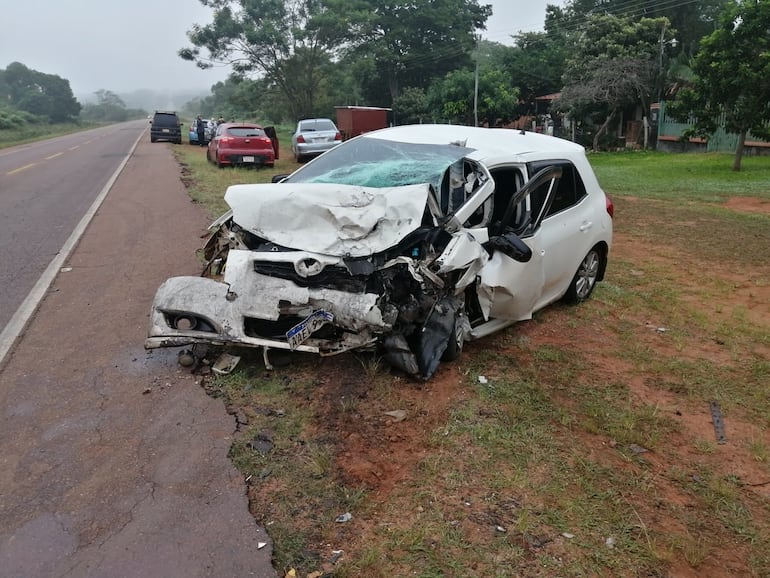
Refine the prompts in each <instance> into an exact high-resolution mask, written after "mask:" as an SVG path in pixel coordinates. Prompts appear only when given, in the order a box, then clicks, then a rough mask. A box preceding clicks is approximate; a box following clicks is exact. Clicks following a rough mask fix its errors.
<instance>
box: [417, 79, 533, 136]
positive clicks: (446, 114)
mask: <svg viewBox="0 0 770 578" xmlns="http://www.w3.org/2000/svg"><path fill="white" fill-rule="evenodd" d="M475 81H476V79H475V72H474V71H473V70H469V69H461V70H455V71H454V72H450V73H448V74H447V75H446V76H445V77H444V78H443V79H441V80H440V81H436V82H434V83H433V84H432V85H431V87H430V89H429V90H428V94H427V102H428V108H429V110H431V111H434V115H435V113H436V112H438V119H434V120H443V121H448V122H454V123H461V124H467V125H473V124H474V123H475V118H474V96H475ZM478 95H479V97H478V117H479V121H483V120H486V121H487V122H489V124H490V125H494V124H495V122H496V120H497V119H499V118H503V117H507V116H509V115H510V113H511V111H512V110H514V109H515V108H516V103H517V102H518V98H519V93H518V91H517V90H516V89H515V88H513V87H512V86H511V85H510V82H509V81H508V78H507V76H506V75H505V73H504V72H503V71H502V70H498V69H492V68H485V69H482V70H480V71H479V89H478Z"/></svg>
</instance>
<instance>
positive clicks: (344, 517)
mask: <svg viewBox="0 0 770 578" xmlns="http://www.w3.org/2000/svg"><path fill="white" fill-rule="evenodd" d="M352 519H353V514H351V513H350V512H345V513H344V514H340V515H339V516H337V517H336V518H334V521H335V522H338V523H340V524H344V523H346V522H350V520H352Z"/></svg>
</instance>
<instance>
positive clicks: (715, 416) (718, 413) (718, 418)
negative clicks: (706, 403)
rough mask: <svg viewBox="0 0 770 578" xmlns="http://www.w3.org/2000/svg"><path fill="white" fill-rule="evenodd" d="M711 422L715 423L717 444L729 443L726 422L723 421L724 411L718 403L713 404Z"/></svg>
mask: <svg viewBox="0 0 770 578" xmlns="http://www.w3.org/2000/svg"><path fill="white" fill-rule="evenodd" d="M711 421H712V422H713V423H714V433H716V436H717V443H720V444H724V443H727V436H725V422H724V420H723V419H722V409H721V408H720V407H719V404H718V403H717V402H716V401H712V402H711Z"/></svg>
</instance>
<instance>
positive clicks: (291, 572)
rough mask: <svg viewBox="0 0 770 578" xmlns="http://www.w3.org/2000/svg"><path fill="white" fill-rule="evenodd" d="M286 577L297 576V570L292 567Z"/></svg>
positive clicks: (295, 577) (292, 577) (293, 577)
mask: <svg viewBox="0 0 770 578" xmlns="http://www.w3.org/2000/svg"><path fill="white" fill-rule="evenodd" d="M284 578H297V571H296V570H295V569H294V568H291V569H290V570H289V571H288V572H286V576H284Z"/></svg>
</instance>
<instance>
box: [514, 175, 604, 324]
mask: <svg viewBox="0 0 770 578" xmlns="http://www.w3.org/2000/svg"><path fill="white" fill-rule="evenodd" d="M544 166H556V167H559V168H560V169H561V176H560V178H559V179H558V181H557V182H556V183H555V188H554V191H553V193H552V198H551V199H550V202H549V204H548V206H547V207H544V210H543V211H542V218H541V222H540V225H539V227H537V228H536V229H535V230H534V232H533V237H534V238H535V239H536V243H537V245H538V248H539V251H540V254H541V257H542V266H543V287H542V295H541V296H540V299H539V301H538V303H537V304H536V307H537V308H538V309H539V308H541V307H544V306H545V305H547V304H548V303H551V302H553V301H555V300H557V299H559V298H560V297H561V296H562V295H563V294H564V292H565V291H566V289H567V287H568V286H569V283H570V282H571V281H572V277H573V276H574V274H575V271H577V267H578V265H579V264H580V261H581V260H582V259H583V257H584V256H585V255H586V253H587V252H588V250H589V249H590V246H588V244H589V243H590V238H589V236H587V235H586V234H585V231H586V230H587V229H588V228H590V227H591V225H592V219H591V215H590V206H589V203H587V202H582V201H584V200H585V199H586V197H587V195H586V191H585V186H584V185H583V182H582V179H580V174H579V172H578V171H577V169H576V168H575V166H574V165H573V164H572V163H571V162H569V161H566V160H554V161H545V162H537V163H530V164H529V165H528V169H529V171H530V173H535V172H537V171H539V170H540V169H542V168H543V167H544Z"/></svg>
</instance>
